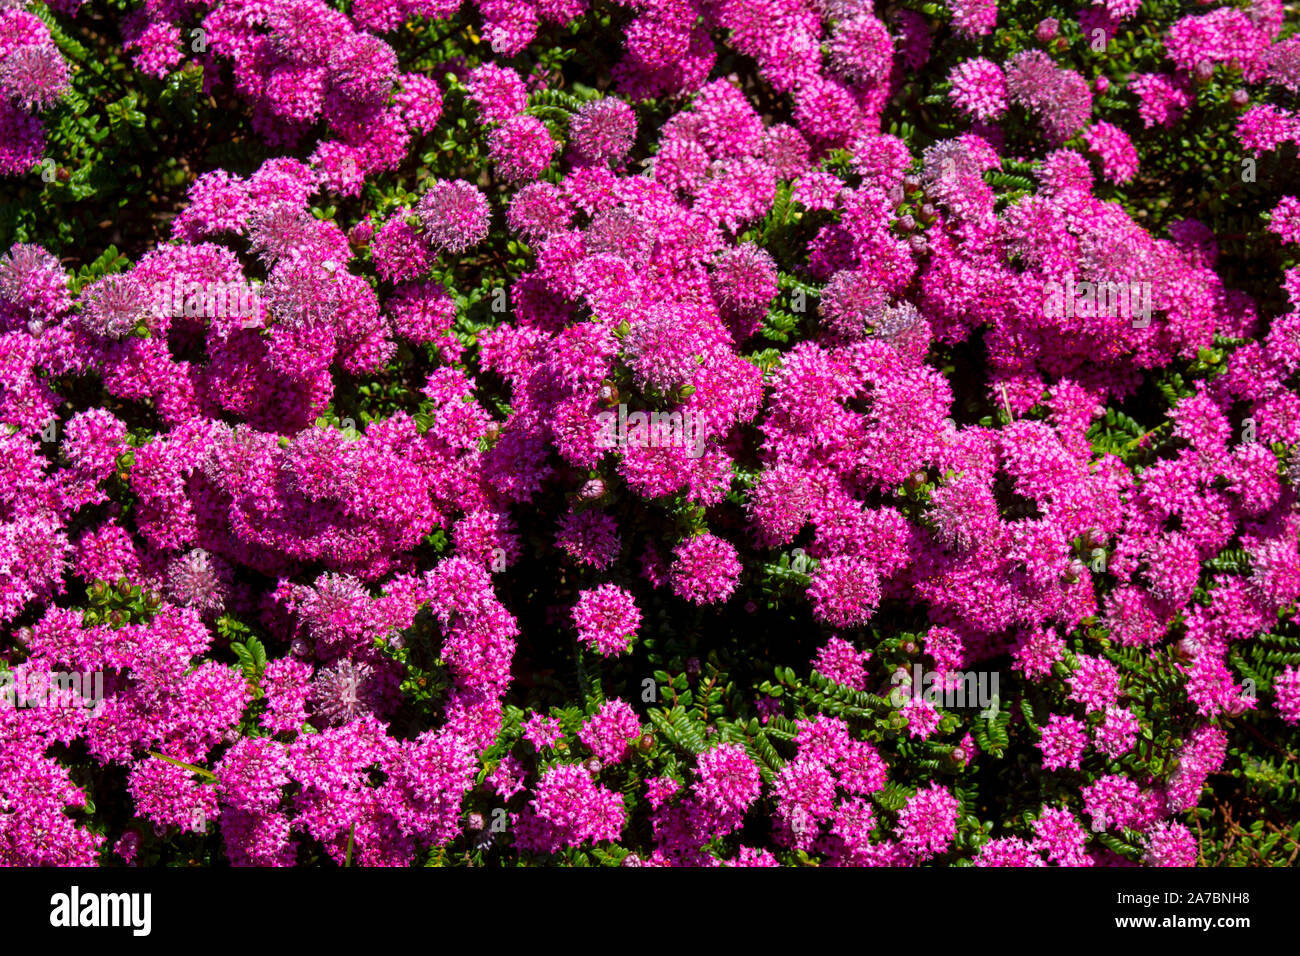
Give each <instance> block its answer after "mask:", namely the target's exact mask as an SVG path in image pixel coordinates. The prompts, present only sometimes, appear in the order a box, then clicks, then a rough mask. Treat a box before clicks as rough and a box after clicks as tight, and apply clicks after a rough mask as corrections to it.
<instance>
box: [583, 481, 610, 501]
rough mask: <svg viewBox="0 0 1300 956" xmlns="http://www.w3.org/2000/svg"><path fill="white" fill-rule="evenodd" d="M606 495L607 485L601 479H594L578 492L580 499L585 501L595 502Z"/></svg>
mask: <svg viewBox="0 0 1300 956" xmlns="http://www.w3.org/2000/svg"><path fill="white" fill-rule="evenodd" d="M604 493H605V483H604V482H603V481H601V480H600V479H599V478H592V479H591V480H590V481H588V482H587V483H586V484H584V485H583V486H582V490H581V491H579V492H578V497H579V498H581V499H582V500H583V501H594V500H595V499H597V498H599V497H600V496H601V495H603V494H604Z"/></svg>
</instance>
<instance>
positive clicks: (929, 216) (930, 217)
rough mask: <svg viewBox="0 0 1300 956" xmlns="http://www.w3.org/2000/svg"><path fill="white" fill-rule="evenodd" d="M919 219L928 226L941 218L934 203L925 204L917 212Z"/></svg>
mask: <svg viewBox="0 0 1300 956" xmlns="http://www.w3.org/2000/svg"><path fill="white" fill-rule="evenodd" d="M917 218H918V219H920V220H921V222H923V223H925V224H926V225H927V226H928V225H930V223H932V222H934V221H935V220H936V219H937V218H939V210H937V209H935V208H934V204H933V203H925V204H923V205H922V206H921V208H920V210H918V212H917Z"/></svg>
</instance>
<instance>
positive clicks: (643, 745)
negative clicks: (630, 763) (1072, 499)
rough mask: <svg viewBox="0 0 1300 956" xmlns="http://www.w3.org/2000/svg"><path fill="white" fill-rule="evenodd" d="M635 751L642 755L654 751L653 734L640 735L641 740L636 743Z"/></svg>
mask: <svg viewBox="0 0 1300 956" xmlns="http://www.w3.org/2000/svg"><path fill="white" fill-rule="evenodd" d="M636 745H637V749H639V750H640V751H641V752H642V753H643V754H648V753H649V752H650V751H652V750H654V749H655V738H654V734H642V735H641V739H640V740H638V741H637V742H636Z"/></svg>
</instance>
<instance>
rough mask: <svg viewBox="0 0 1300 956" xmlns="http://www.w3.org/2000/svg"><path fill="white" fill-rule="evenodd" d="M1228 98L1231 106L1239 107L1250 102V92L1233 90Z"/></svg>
mask: <svg viewBox="0 0 1300 956" xmlns="http://www.w3.org/2000/svg"><path fill="white" fill-rule="evenodd" d="M1229 100H1230V101H1231V103H1232V105H1233V106H1235V107H1236V108H1237V109H1241V108H1242V107H1244V106H1246V105H1247V104H1248V103H1249V102H1250V94H1249V93H1247V92H1246V91H1245V90H1233V91H1232V96H1231V97H1229Z"/></svg>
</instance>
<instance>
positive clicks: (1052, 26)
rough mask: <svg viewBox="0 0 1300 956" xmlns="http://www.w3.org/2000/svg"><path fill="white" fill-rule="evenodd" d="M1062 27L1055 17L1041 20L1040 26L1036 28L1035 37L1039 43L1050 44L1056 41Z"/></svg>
mask: <svg viewBox="0 0 1300 956" xmlns="http://www.w3.org/2000/svg"><path fill="white" fill-rule="evenodd" d="M1060 26H1061V25H1060V24H1059V23H1058V22H1057V21H1056V19H1055V18H1054V17H1047V18H1046V19H1044V20H1039V21H1038V26H1037V27H1035V28H1034V36H1035V37H1037V38H1038V42H1039V43H1050V42H1051V41H1052V40H1055V39H1056V34H1057V31H1058V30H1059V28H1060Z"/></svg>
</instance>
